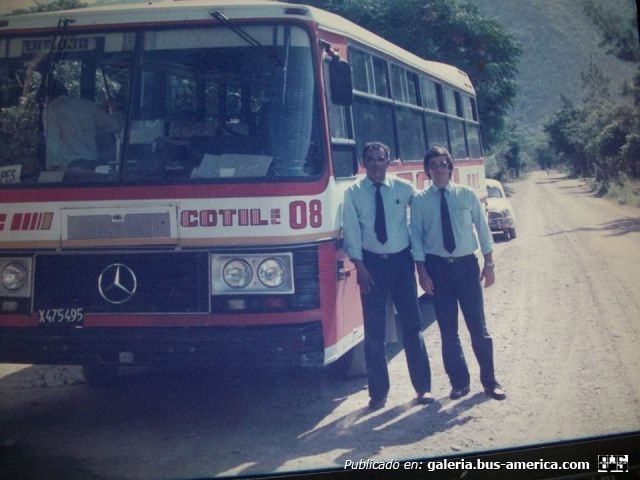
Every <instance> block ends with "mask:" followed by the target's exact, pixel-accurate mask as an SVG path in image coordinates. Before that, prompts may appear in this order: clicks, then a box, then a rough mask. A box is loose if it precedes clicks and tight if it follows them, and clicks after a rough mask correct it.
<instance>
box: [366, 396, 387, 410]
mask: <svg viewBox="0 0 640 480" xmlns="http://www.w3.org/2000/svg"><path fill="white" fill-rule="evenodd" d="M386 404H387V398H386V397H383V398H378V399H373V398H372V399H371V400H369V409H370V410H380V409H381V408H384V406H385V405H386Z"/></svg>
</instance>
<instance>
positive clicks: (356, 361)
mask: <svg viewBox="0 0 640 480" xmlns="http://www.w3.org/2000/svg"><path fill="white" fill-rule="evenodd" d="M329 368H330V370H331V373H332V374H333V375H334V376H336V377H339V378H354V377H364V376H366V375H367V362H366V360H365V358H364V342H360V343H359V344H358V345H356V346H355V347H353V348H352V349H351V350H349V351H348V352H347V353H345V354H344V355H343V356H341V357H340V358H339V359H338V360H336V361H335V362H333V363H332V364H331V365H330V366H329Z"/></svg>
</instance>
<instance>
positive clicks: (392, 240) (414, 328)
mask: <svg viewBox="0 0 640 480" xmlns="http://www.w3.org/2000/svg"><path fill="white" fill-rule="evenodd" d="M363 159H364V165H365V168H366V171H367V176H366V177H365V178H363V179H361V180H359V181H357V182H356V183H355V184H353V185H352V186H351V187H350V188H349V189H348V190H347V191H346V192H345V198H344V215H343V232H344V247H345V250H346V252H347V254H348V255H349V258H350V259H351V261H352V262H353V263H354V265H355V266H356V271H357V276H358V277H357V278H358V285H359V286H360V297H361V301H362V309H363V313H364V337H365V338H364V346H365V359H366V362H367V377H368V382H369V396H370V402H369V407H370V408H371V409H372V410H376V409H379V408H382V407H384V406H385V404H386V400H387V394H388V392H389V386H390V385H389V372H388V368H387V357H386V347H385V336H386V333H385V326H386V300H387V296H388V294H389V293H391V296H392V299H393V302H394V305H395V307H396V309H397V311H398V319H399V320H400V323H401V325H402V334H403V343H404V349H405V353H406V358H407V365H408V367H409V375H410V377H411V382H412V384H413V387H414V389H415V390H416V393H417V401H418V403H421V404H428V403H431V402H432V401H433V400H434V398H433V396H432V395H431V370H430V366H429V358H428V356H427V351H426V347H425V344H424V340H423V338H422V336H421V332H420V311H419V307H418V300H417V286H416V281H415V265H414V262H413V258H412V257H411V249H410V246H409V229H408V225H407V207H408V205H409V203H410V202H411V199H412V198H413V196H414V194H415V192H416V190H415V188H414V187H413V186H412V185H411V184H410V183H408V182H406V181H404V180H401V179H399V178H395V177H391V176H388V175H387V174H386V172H387V167H388V165H389V147H387V146H386V145H384V144H382V143H377V142H373V143H369V144H367V145H365V147H364V152H363Z"/></svg>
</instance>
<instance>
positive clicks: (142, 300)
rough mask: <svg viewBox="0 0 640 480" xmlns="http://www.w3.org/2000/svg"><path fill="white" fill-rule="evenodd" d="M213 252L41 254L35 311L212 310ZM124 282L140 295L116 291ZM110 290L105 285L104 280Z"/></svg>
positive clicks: (35, 295)
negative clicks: (211, 264)
mask: <svg viewBox="0 0 640 480" xmlns="http://www.w3.org/2000/svg"><path fill="white" fill-rule="evenodd" d="M208 259H209V255H208V253H207V252H144V253H130V252H128V253H87V254H66V255H55V254H51V255H48V254H47V255H38V256H36V263H35V270H36V275H35V279H36V280H35V284H34V309H35V310H36V311H37V310H41V309H55V308H77V307H82V308H83V309H84V311H85V312H94V313H196V312H207V311H209V279H208V271H209V267H208V263H209V261H208ZM116 272H118V275H119V283H121V284H122V285H123V286H124V287H126V289H127V290H129V291H131V290H133V283H134V282H133V280H132V274H133V275H134V276H135V292H134V293H133V294H131V295H130V296H129V295H128V294H127V293H126V291H125V290H124V289H119V288H111V289H110V290H109V289H108V288H109V285H113V283H116V282H115V278H116ZM101 278H102V279H103V280H104V282H105V285H102V288H101V285H100V283H101V282H100V279H101ZM125 283H126V284H125Z"/></svg>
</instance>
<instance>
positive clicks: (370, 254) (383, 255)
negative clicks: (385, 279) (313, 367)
mask: <svg viewBox="0 0 640 480" xmlns="http://www.w3.org/2000/svg"><path fill="white" fill-rule="evenodd" d="M410 253H411V248H410V247H407V248H405V249H404V250H400V251H399V252H396V253H374V252H370V251H369V250H363V251H362V256H363V257H369V258H375V259H376V260H393V259H394V258H398V257H401V256H403V255H407V254H410Z"/></svg>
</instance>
